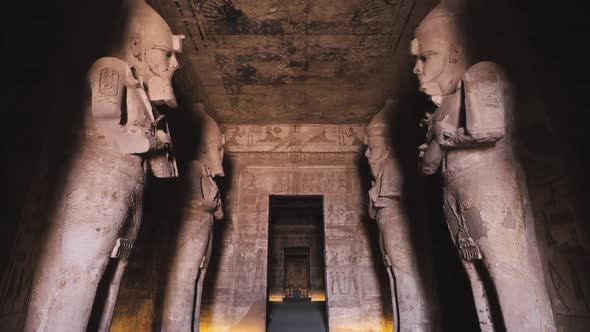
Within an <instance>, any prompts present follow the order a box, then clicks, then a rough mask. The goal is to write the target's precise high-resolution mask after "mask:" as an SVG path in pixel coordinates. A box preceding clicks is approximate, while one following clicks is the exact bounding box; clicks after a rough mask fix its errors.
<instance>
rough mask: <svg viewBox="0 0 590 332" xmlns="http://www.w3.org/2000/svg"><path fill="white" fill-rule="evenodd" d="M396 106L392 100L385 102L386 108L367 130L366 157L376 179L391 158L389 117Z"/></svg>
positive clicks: (375, 117) (376, 116) (370, 123)
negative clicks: (389, 113)
mask: <svg viewBox="0 0 590 332" xmlns="http://www.w3.org/2000/svg"><path fill="white" fill-rule="evenodd" d="M394 105H395V102H394V101H393V100H392V99H388V100H387V101H386V102H385V106H384V107H383V108H382V109H381V110H380V111H379V113H377V114H376V115H375V116H374V117H373V119H372V120H371V122H369V125H368V126H367V128H366V129H365V131H366V134H367V135H366V143H367V150H366V151H365V157H367V160H368V161H369V166H370V167H371V173H372V174H373V177H374V178H377V177H378V176H379V173H381V170H382V169H383V167H385V164H386V163H387V162H388V161H389V158H390V148H389V137H390V136H389V126H388V124H387V115H388V112H389V111H390V110H391V109H392V108H393V107H394Z"/></svg>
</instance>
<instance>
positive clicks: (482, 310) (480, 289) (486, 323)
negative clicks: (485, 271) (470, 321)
mask: <svg viewBox="0 0 590 332" xmlns="http://www.w3.org/2000/svg"><path fill="white" fill-rule="evenodd" d="M462 262H463V267H464V268H465V272H466V273H467V278H469V284H470V285H471V292H472V294H473V301H474V302H475V309H476V311H477V319H478V320H479V328H480V329H481V332H494V331H495V329H494V322H493V320H492V313H491V307H490V302H489V300H488V296H487V293H486V290H485V287H484V284H483V281H482V280H481V277H480V276H479V273H478V272H477V270H476V269H475V265H474V263H473V261H466V260H462Z"/></svg>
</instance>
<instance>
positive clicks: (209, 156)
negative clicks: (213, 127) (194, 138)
mask: <svg viewBox="0 0 590 332" xmlns="http://www.w3.org/2000/svg"><path fill="white" fill-rule="evenodd" d="M217 131H219V129H218V130H217ZM204 143H205V144H203V145H202V148H201V150H200V151H199V160H200V161H201V162H203V163H204V164H205V165H207V167H208V168H209V171H211V175H212V176H213V177H216V176H225V173H224V172H223V153H224V149H223V138H222V136H221V134H217V135H208V137H207V138H206V141H205V142H204Z"/></svg>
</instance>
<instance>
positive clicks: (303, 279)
mask: <svg viewBox="0 0 590 332" xmlns="http://www.w3.org/2000/svg"><path fill="white" fill-rule="evenodd" d="M310 279H311V269H310V261H309V247H288V248H283V289H284V291H285V293H284V296H283V301H309V300H311V296H310V295H311V283H310Z"/></svg>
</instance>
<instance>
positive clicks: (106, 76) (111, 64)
mask: <svg viewBox="0 0 590 332" xmlns="http://www.w3.org/2000/svg"><path fill="white" fill-rule="evenodd" d="M87 76H88V78H89V79H90V80H94V79H99V80H109V81H110V80H113V79H122V80H125V78H127V77H132V76H133V75H132V72H131V66H129V64H128V63H127V62H125V61H123V60H121V59H119V58H114V57H102V58H100V59H98V60H96V61H94V63H93V64H92V65H91V66H90V69H88V73H87Z"/></svg>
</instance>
